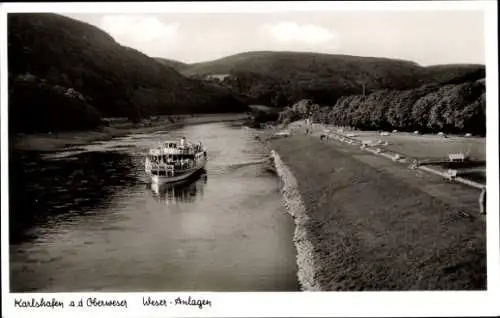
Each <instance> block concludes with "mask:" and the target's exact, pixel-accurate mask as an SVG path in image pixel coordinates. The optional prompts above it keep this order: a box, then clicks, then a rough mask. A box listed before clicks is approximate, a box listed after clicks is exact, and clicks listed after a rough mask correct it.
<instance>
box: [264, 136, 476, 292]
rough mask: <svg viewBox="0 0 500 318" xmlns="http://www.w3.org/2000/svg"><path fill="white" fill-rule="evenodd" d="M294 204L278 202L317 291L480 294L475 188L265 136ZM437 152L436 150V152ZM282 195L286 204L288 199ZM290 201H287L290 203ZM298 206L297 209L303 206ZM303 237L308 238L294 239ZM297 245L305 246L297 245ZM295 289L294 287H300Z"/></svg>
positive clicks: (369, 157)
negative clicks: (289, 221)
mask: <svg viewBox="0 0 500 318" xmlns="http://www.w3.org/2000/svg"><path fill="white" fill-rule="evenodd" d="M268 146H269V147H270V148H271V149H274V150H275V151H276V153H277V154H278V155H279V157H280V160H281V161H282V163H283V165H282V166H281V167H277V168H278V170H280V169H281V172H280V171H278V174H279V175H280V176H281V178H282V181H283V184H284V185H285V187H284V189H285V190H284V191H290V187H289V186H288V187H287V186H286V185H287V184H293V183H294V182H290V180H284V178H283V176H285V179H286V173H285V174H283V169H288V170H289V171H290V172H291V175H293V176H294V179H295V180H296V183H297V184H296V187H297V193H298V196H300V198H298V200H300V201H301V202H302V204H298V203H297V202H298V201H297V202H294V203H291V204H288V209H289V212H290V213H291V214H292V215H293V216H294V219H295V221H296V226H297V229H296V238H295V239H296V246H297V248H298V249H299V250H298V254H299V256H298V258H299V257H300V255H301V253H302V254H304V253H311V255H310V256H309V257H312V260H311V261H310V262H303V263H300V262H299V266H302V268H301V271H302V273H305V274H303V276H304V277H309V278H310V279H312V280H313V282H311V281H309V282H308V283H307V284H305V285H307V286H317V287H318V289H320V290H482V289H485V288H486V227H485V219H484V216H482V215H480V214H479V212H478V201H477V200H478V195H479V191H478V190H477V189H474V188H470V187H467V186H465V185H462V184H458V183H449V182H448V181H446V180H444V179H443V178H439V177H437V176H435V175H432V174H428V173H425V172H423V171H420V170H409V169H407V167H404V166H402V165H398V164H395V163H394V162H391V161H389V160H387V159H385V158H382V157H379V156H375V155H373V154H371V153H368V152H365V151H362V150H361V149H359V147H352V146H349V145H346V144H343V143H340V142H337V141H332V142H331V143H329V144H325V143H322V142H320V141H319V138H318V137H317V136H305V135H303V134H300V133H296V134H292V136H290V137H287V138H280V139H274V140H270V141H269V143H268ZM436 149H437V148H436ZM284 194H285V197H286V198H287V200H289V201H290V200H292V199H291V198H290V196H287V195H286V193H284ZM293 200H297V198H295V199H293ZM301 206H303V207H304V209H303V211H300V210H301ZM304 240H307V242H308V244H305V243H304ZM303 246H310V247H309V248H308V250H307V251H301V250H300V249H301V248H303ZM303 285H304V284H303Z"/></svg>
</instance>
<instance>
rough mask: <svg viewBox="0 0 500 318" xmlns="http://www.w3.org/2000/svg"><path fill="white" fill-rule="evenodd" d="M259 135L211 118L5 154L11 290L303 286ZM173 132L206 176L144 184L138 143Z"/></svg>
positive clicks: (290, 224) (290, 229) (289, 230)
mask: <svg viewBox="0 0 500 318" xmlns="http://www.w3.org/2000/svg"><path fill="white" fill-rule="evenodd" d="M259 134H260V132H258V131H255V130H251V129H244V128H242V127H240V126H238V125H234V124H231V123H211V124H200V125H192V126H185V127H183V128H180V129H178V130H175V131H172V132H161V131H160V132H155V133H152V134H136V135H130V136H126V137H121V138H116V139H113V140H110V141H103V142H96V143H92V144H89V145H87V146H85V147H81V148H74V149H70V150H65V151H62V152H56V153H43V154H40V153H37V154H33V153H19V154H18V153H16V154H12V155H11V158H10V170H9V171H10V181H11V182H10V220H9V221H10V273H11V275H10V285H11V291H12V292H84V291H100V292H141V291H296V290H298V288H299V287H298V283H297V267H296V251H295V247H294V244H293V231H294V225H293V220H292V219H291V217H290V216H289V215H288V214H287V213H286V211H285V208H284V207H283V206H282V203H281V196H280V193H279V183H278V180H277V178H276V177H275V176H273V175H272V174H270V173H268V172H266V171H265V169H264V167H265V164H264V163H262V160H263V159H265V158H266V156H267V155H268V154H267V153H266V151H265V149H264V147H263V146H262V144H261V143H260V142H258V141H257V140H255V136H257V135H259ZM180 136H185V137H186V138H187V139H190V140H201V141H203V143H204V144H205V145H206V147H207V148H208V159H209V160H208V164H207V167H206V172H204V173H202V174H201V175H199V176H196V178H195V179H193V180H189V181H188V182H186V183H181V184H178V185H175V186H170V187H162V188H160V189H155V188H151V186H149V185H148V183H147V182H146V180H147V179H146V176H145V175H144V172H143V154H144V152H145V150H146V149H147V148H148V147H151V146H156V145H157V144H158V143H159V142H160V141H162V140H165V139H170V138H178V137H180ZM259 162H260V163H259Z"/></svg>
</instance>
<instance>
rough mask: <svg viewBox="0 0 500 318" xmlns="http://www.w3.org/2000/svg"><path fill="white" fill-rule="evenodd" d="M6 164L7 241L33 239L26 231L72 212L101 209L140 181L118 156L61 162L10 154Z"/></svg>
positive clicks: (128, 161) (129, 161) (82, 157)
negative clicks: (114, 197)
mask: <svg viewBox="0 0 500 318" xmlns="http://www.w3.org/2000/svg"><path fill="white" fill-rule="evenodd" d="M10 159H11V160H9V165H10V169H9V173H10V176H9V188H10V189H9V200H10V207H9V209H10V218H9V223H10V241H11V243H18V242H21V241H24V240H27V239H33V238H34V237H32V235H33V234H30V233H29V232H30V231H29V230H30V229H31V228H32V227H34V226H36V225H37V224H45V223H46V222H48V221H49V220H51V219H53V218H57V219H58V220H61V219H64V218H65V217H71V216H72V215H75V214H89V213H92V211H95V210H96V209H98V208H103V209H105V208H106V207H107V206H108V205H109V204H110V202H111V200H112V198H113V194H115V193H117V192H118V191H119V190H120V189H123V188H126V187H129V186H131V185H133V184H135V183H138V182H140V181H139V180H137V178H136V176H135V175H134V174H133V173H132V172H131V171H133V169H134V162H133V160H132V158H131V157H130V156H128V155H126V154H123V153H117V152H108V153H99V152H88V153H83V154H79V155H77V156H73V157H69V158H64V160H57V161H50V160H44V159H43V158H42V157H41V156H40V155H39V154H31V153H11V154H10Z"/></svg>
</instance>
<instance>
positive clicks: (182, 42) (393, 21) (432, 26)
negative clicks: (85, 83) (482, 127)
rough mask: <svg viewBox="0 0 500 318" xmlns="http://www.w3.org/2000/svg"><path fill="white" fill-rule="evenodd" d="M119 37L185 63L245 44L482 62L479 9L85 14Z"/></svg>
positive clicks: (428, 60)
mask: <svg viewBox="0 0 500 318" xmlns="http://www.w3.org/2000/svg"><path fill="white" fill-rule="evenodd" d="M64 15H65V16H68V17H71V18H74V19H78V20H81V21H84V22H87V23H90V24H93V25H95V26H97V27H99V28H100V29H102V30H103V31H105V32H107V33H108V34H110V35H111V36H112V37H113V38H114V39H115V40H116V41H117V42H118V43H120V44H122V45H125V46H129V47H132V48H134V49H137V50H139V51H141V52H143V53H145V54H147V55H149V56H151V57H163V58H168V59H173V60H177V61H181V62H186V63H195V62H202V61H208V60H213V59H218V58H222V57H224V56H228V55H231V54H236V53H241V52H247V51H300V52H303V51H307V52H319V53H330V54H349V55H359V56H374V57H387V58H396V59H403V60H410V61H414V62H416V63H418V64H421V65H436V64H453V63H479V64H485V34H484V33H485V32H484V14H483V12H481V11H399V12H395V11H375V12H374V11H372V12H362V11H344V12H340V11H337V12H335V11H329V12H325V11H323V12H320V11H317V12H314V11H311V12H303V11H302V12H277V13H158V14H110V13H106V14H82V13H68V14H64Z"/></svg>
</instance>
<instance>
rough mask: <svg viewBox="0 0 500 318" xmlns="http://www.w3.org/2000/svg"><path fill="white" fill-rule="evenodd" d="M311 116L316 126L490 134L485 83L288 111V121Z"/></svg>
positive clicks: (303, 104) (284, 118)
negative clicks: (487, 122) (322, 124)
mask: <svg viewBox="0 0 500 318" xmlns="http://www.w3.org/2000/svg"><path fill="white" fill-rule="evenodd" d="M308 116H311V117H312V119H313V120H314V121H315V122H319V123H324V124H330V125H336V126H349V127H354V128H356V129H360V130H393V129H397V130H399V131H414V130H418V131H420V132H427V133H435V132H445V133H471V134H476V135H483V136H484V135H485V134H486V87H485V82H484V80H478V81H475V82H466V83H462V84H458V85H451V84H450V85H444V86H443V85H424V86H422V87H419V88H416V89H408V90H378V91H375V92H372V93H370V94H367V95H364V96H363V95H350V96H343V97H341V98H339V99H338V101H337V102H336V103H335V105H334V106H323V107H320V106H319V105H318V104H315V103H314V102H313V101H312V100H302V101H300V102H298V103H296V104H294V105H292V106H290V107H286V108H285V109H284V110H283V111H282V112H281V113H280V117H279V121H280V122H282V123H288V122H291V121H295V120H299V119H303V118H306V117H308Z"/></svg>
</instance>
